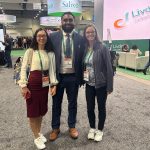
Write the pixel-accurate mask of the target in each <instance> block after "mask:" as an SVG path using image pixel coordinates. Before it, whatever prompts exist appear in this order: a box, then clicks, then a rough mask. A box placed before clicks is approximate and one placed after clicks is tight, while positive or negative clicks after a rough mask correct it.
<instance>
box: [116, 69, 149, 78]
mask: <svg viewBox="0 0 150 150" xmlns="http://www.w3.org/2000/svg"><path fill="white" fill-rule="evenodd" d="M117 71H119V72H122V73H125V74H128V75H131V76H134V77H137V78H141V79H144V80H149V81H150V70H148V71H147V75H144V74H143V72H142V71H137V72H135V71H134V70H131V69H125V68H119V67H118V68H117Z"/></svg>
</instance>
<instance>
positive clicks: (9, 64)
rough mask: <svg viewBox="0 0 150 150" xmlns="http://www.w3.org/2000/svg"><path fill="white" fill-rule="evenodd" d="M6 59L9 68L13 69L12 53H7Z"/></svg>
mask: <svg viewBox="0 0 150 150" xmlns="http://www.w3.org/2000/svg"><path fill="white" fill-rule="evenodd" d="M5 59H6V64H7V67H12V60H11V51H5Z"/></svg>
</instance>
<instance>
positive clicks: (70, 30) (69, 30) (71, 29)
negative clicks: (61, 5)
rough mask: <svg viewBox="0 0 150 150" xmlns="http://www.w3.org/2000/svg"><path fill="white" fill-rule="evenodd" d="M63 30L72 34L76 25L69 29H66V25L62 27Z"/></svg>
mask: <svg viewBox="0 0 150 150" xmlns="http://www.w3.org/2000/svg"><path fill="white" fill-rule="evenodd" d="M62 29H63V31H64V32H66V33H71V32H72V31H73V29H74V25H70V26H69V27H66V25H62Z"/></svg>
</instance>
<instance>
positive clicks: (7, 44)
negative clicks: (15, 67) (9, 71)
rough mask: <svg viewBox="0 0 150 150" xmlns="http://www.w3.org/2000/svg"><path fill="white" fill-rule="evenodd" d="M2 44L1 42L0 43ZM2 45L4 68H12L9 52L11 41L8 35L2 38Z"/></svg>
mask: <svg viewBox="0 0 150 150" xmlns="http://www.w3.org/2000/svg"><path fill="white" fill-rule="evenodd" d="M1 42H2V41H1ZM2 44H3V45H4V46H5V61H6V65H5V67H6V68H12V59H11V50H12V39H11V38H10V37H9V35H8V34H6V35H5V36H4V42H2Z"/></svg>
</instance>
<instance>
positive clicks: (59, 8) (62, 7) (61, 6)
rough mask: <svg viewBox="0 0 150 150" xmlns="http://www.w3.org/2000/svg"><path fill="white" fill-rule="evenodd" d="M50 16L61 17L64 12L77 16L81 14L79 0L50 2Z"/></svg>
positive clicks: (51, 0)
mask: <svg viewBox="0 0 150 150" xmlns="http://www.w3.org/2000/svg"><path fill="white" fill-rule="evenodd" d="M47 4H48V15H49V16H61V15H62V14H63V13H64V12H68V11H70V12H72V13H73V14H74V15H75V16H79V15H80V14H81V5H80V1H79V0H48V1H47Z"/></svg>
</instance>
